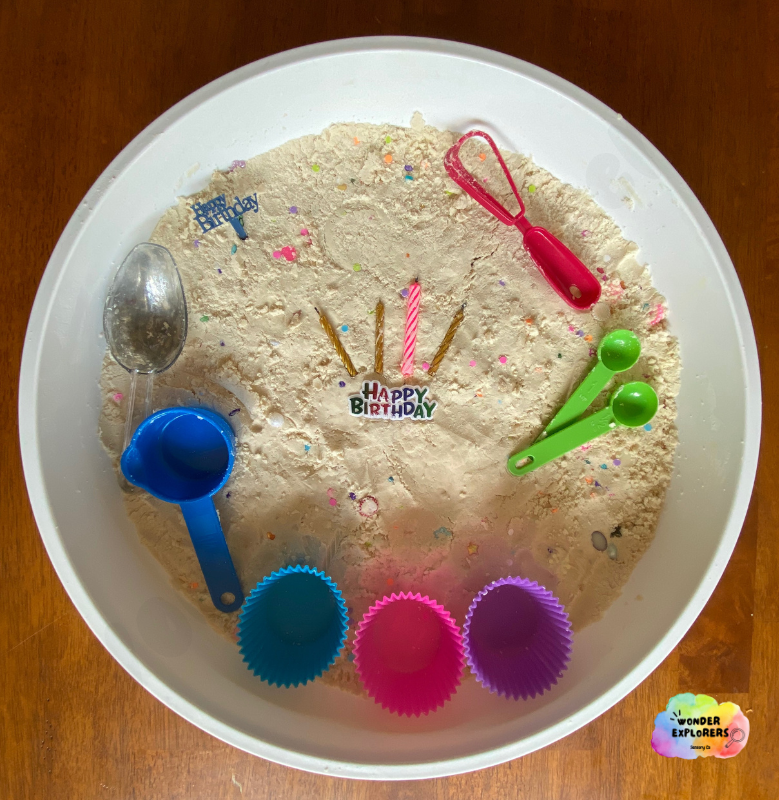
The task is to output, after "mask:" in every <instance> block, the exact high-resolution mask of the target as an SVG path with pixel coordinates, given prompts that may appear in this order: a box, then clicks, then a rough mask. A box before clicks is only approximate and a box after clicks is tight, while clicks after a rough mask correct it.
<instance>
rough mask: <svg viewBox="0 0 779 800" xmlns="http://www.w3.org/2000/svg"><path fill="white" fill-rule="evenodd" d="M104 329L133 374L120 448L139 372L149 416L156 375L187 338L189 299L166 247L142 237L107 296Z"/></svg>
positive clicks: (126, 440)
mask: <svg viewBox="0 0 779 800" xmlns="http://www.w3.org/2000/svg"><path fill="white" fill-rule="evenodd" d="M103 332H104V333H105V338H106V342H107V343H108V347H109V348H110V350H111V355H113V357H114V358H115V359H116V361H117V363H118V364H119V365H120V366H122V367H124V368H125V369H126V370H127V371H128V372H129V373H130V375H131V376H132V377H131V382H130V392H129V395H128V400H127V409H126V412H125V415H126V418H125V429H124V430H125V433H124V447H123V448H122V449H126V447H127V445H128V443H129V441H130V433H131V432H132V423H133V410H134V408H135V392H136V388H137V381H138V375H139V374H142V375H148V378H147V380H146V409H145V411H146V414H145V416H146V417H148V416H149V415H150V414H151V405H152V402H151V401H152V390H153V386H154V374H155V373H156V372H164V371H165V370H166V369H168V368H169V367H171V366H172V365H173V363H174V362H175V361H176V359H177V358H178V357H179V355H180V354H181V351H182V349H183V347H184V342H185V341H186V339H187V301H186V299H185V297H184V288H183V286H182V285H181V276H180V275H179V271H178V269H176V262H175V261H174V260H173V256H172V255H171V254H170V252H169V251H168V250H167V249H166V248H164V247H162V246H161V245H158V244H151V243H150V242H144V243H143V244H139V245H136V246H135V247H134V248H133V249H132V250H131V251H130V254H129V255H128V256H127V258H125V260H124V261H123V262H122V265H121V266H120V267H119V269H118V270H117V273H116V275H115V276H114V281H113V283H112V284H111V289H110V290H109V292H108V295H107V297H106V300H105V305H104V306H103Z"/></svg>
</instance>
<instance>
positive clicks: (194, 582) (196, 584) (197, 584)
mask: <svg viewBox="0 0 779 800" xmlns="http://www.w3.org/2000/svg"><path fill="white" fill-rule="evenodd" d="M199 585H200V584H199V583H198V582H197V581H192V583H190V584H189V588H190V589H197V587H198V586H199Z"/></svg>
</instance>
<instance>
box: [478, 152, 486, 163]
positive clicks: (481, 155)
mask: <svg viewBox="0 0 779 800" xmlns="http://www.w3.org/2000/svg"><path fill="white" fill-rule="evenodd" d="M485 158H487V154H486V153H479V161H484V159H485Z"/></svg>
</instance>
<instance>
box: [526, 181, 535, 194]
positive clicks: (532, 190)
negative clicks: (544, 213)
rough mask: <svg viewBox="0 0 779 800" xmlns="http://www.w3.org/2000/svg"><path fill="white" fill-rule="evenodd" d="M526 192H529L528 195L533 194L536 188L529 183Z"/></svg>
mask: <svg viewBox="0 0 779 800" xmlns="http://www.w3.org/2000/svg"><path fill="white" fill-rule="evenodd" d="M527 190H528V191H529V192H530V194H535V192H536V187H535V186H533V184H532V183H531V184H530V186H528V187H527Z"/></svg>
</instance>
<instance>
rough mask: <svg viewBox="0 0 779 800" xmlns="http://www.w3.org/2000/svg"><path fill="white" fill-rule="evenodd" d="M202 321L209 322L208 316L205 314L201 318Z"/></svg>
mask: <svg viewBox="0 0 779 800" xmlns="http://www.w3.org/2000/svg"><path fill="white" fill-rule="evenodd" d="M200 321H201V322H208V315H207V314H203V316H202V317H200Z"/></svg>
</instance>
